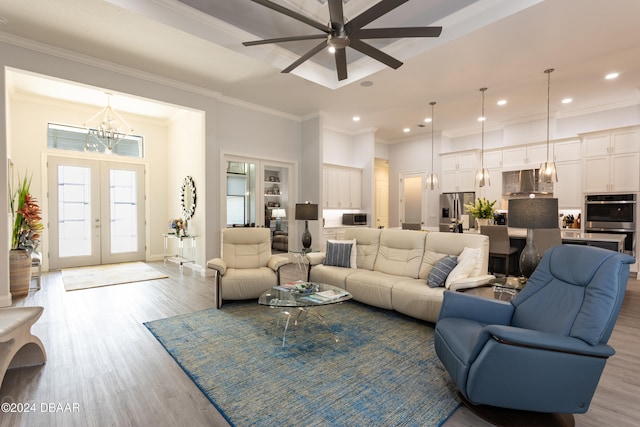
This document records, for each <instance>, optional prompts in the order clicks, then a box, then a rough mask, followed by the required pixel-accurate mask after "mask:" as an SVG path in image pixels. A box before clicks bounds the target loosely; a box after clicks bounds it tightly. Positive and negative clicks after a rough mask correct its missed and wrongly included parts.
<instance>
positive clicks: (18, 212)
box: [10, 176, 44, 253]
mask: <svg viewBox="0 0 640 427" xmlns="http://www.w3.org/2000/svg"><path fill="white" fill-rule="evenodd" d="M18 181H19V185H18V187H17V188H16V189H15V190H12V189H10V193H11V194H12V196H13V197H12V198H11V216H12V218H13V229H12V233H11V249H26V250H27V252H29V253H31V252H32V251H34V250H36V249H37V248H38V245H39V244H40V232H41V231H42V230H43V229H44V225H43V224H42V210H41V209H40V206H39V205H38V201H37V200H36V198H35V197H33V196H32V195H31V194H30V193H29V187H30V186H31V177H29V178H27V177H26V176H25V177H24V178H23V179H22V180H20V177H18Z"/></svg>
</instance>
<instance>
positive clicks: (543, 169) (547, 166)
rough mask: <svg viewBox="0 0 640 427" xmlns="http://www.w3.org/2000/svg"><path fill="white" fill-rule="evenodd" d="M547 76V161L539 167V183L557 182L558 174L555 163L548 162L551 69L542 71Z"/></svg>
mask: <svg viewBox="0 0 640 427" xmlns="http://www.w3.org/2000/svg"><path fill="white" fill-rule="evenodd" d="M544 72H545V74H546V75H547V161H546V162H544V163H542V164H541V165H540V173H539V174H538V181H539V182H554V181H555V182H558V172H557V171H556V162H551V161H549V146H550V143H549V121H550V117H551V109H550V105H551V104H550V102H551V101H550V100H551V73H553V68H549V69H548V70H544Z"/></svg>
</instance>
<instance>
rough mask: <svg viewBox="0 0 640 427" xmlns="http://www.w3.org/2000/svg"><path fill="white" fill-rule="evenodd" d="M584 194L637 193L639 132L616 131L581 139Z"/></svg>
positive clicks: (639, 161)
mask: <svg viewBox="0 0 640 427" xmlns="http://www.w3.org/2000/svg"><path fill="white" fill-rule="evenodd" d="M582 155H583V160H582V180H583V190H584V192H585V193H609V192H637V191H640V130H639V129H638V128H633V129H617V130H612V131H608V132H597V133H593V134H585V135H583V139H582Z"/></svg>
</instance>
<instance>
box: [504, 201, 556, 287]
mask: <svg viewBox="0 0 640 427" xmlns="http://www.w3.org/2000/svg"><path fill="white" fill-rule="evenodd" d="M508 212H509V214H508V215H509V216H508V224H509V227H514V228H526V229H527V244H526V245H525V247H524V249H523V250H522V254H521V255H520V273H522V275H523V276H524V277H526V278H529V277H530V276H531V274H532V273H533V271H534V270H535V269H536V267H537V266H538V262H540V255H538V251H537V249H536V247H535V246H534V245H533V229H534V228H558V199H552V198H528V199H511V200H509V211H508Z"/></svg>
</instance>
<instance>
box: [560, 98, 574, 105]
mask: <svg viewBox="0 0 640 427" xmlns="http://www.w3.org/2000/svg"><path fill="white" fill-rule="evenodd" d="M572 102H573V99H571V98H565V99H563V100H562V103H563V104H571V103H572Z"/></svg>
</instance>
